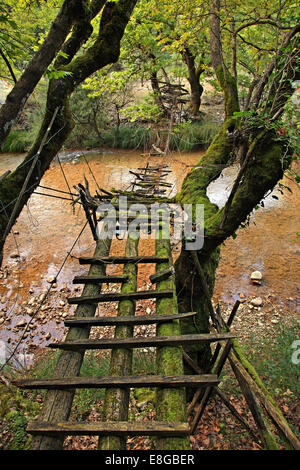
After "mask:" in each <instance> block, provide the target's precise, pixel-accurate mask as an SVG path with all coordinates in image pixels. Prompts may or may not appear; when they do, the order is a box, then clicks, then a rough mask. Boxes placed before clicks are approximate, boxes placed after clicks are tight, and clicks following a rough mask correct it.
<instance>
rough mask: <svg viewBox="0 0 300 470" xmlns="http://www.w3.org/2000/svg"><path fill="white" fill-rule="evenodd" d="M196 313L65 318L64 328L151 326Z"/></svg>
mask: <svg viewBox="0 0 300 470" xmlns="http://www.w3.org/2000/svg"><path fill="white" fill-rule="evenodd" d="M196 313H197V312H189V313H179V314H177V315H137V316H135V317H121V316H118V317H91V318H78V317H69V318H66V319H65V321H64V323H65V326H67V327H70V326H77V327H78V326H114V325H151V324H153V323H164V322H168V321H173V320H181V319H183V318H189V317H193V316H195V315H196Z"/></svg>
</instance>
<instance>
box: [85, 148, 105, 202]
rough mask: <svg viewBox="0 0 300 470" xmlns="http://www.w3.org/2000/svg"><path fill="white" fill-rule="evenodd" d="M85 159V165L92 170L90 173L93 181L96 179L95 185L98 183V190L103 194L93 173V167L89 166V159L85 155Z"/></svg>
mask: <svg viewBox="0 0 300 470" xmlns="http://www.w3.org/2000/svg"><path fill="white" fill-rule="evenodd" d="M83 158H84V160H85V163H86V164H87V166H88V169H89V170H90V173H91V175H92V177H93V179H94V181H95V183H96V185H97V188H98V189H99V191H100V193H102V191H101V188H100V186H99V184H98V182H97V180H96V178H95V175H94V173H93V171H92V169H91V167H90V165H89V162H88V160H87V158H86V156H85V155H84V154H83Z"/></svg>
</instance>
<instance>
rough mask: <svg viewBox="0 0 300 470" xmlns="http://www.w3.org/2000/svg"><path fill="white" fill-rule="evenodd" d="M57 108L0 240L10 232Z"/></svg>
mask: <svg viewBox="0 0 300 470" xmlns="http://www.w3.org/2000/svg"><path fill="white" fill-rule="evenodd" d="M58 110H59V107H57V108H56V109H55V111H54V113H53V116H52V118H51V121H50V124H49V126H48V128H47V131H46V133H45V135H44V137H43V138H42V141H41V143H40V146H39V149H38V151H37V153H36V154H35V156H34V159H33V161H32V164H31V167H30V169H29V171H28V173H27V175H26V178H25V181H24V183H23V186H22V189H21V191H20V193H19V196H18V198H17V200H16V203H15V206H14V208H13V210H12V213H11V215H10V218H9V221H8V224H7V226H6V229H5V231H4V234H3V236H2V240H5V238H6V237H7V235H8V233H9V232H10V229H11V228H12V226H13V224H14V219H15V217H16V214H17V211H18V209H19V205H20V202H21V200H22V197H23V196H24V194H25V191H26V189H27V184H28V182H29V180H30V177H31V175H32V173H33V170H34V168H35V166H36V164H37V162H38V159H39V156H40V153H41V151H42V149H43V147H44V145H45V143H46V140H47V137H48V134H49V132H50V130H51V128H52V125H53V122H54V120H55V118H56V115H57V113H58Z"/></svg>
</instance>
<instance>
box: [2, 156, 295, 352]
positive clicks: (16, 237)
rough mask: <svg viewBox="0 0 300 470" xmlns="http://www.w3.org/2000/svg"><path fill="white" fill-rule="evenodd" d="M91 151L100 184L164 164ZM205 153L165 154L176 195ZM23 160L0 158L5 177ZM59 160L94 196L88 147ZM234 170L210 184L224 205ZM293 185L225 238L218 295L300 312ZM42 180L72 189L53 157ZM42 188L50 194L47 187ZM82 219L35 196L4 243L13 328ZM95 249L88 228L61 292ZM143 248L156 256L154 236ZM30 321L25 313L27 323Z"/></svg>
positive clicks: (61, 204) (117, 183) (122, 184)
mask: <svg viewBox="0 0 300 470" xmlns="http://www.w3.org/2000/svg"><path fill="white" fill-rule="evenodd" d="M85 155H86V158H87V159H88V162H89V165H90V168H91V169H92V171H93V174H94V175H95V177H96V179H97V181H98V183H99V185H100V186H101V187H103V188H106V189H110V188H112V187H115V188H122V189H126V188H127V187H128V186H129V184H130V182H131V180H132V176H131V175H130V173H129V170H130V169H135V168H137V167H141V166H144V165H145V163H146V162H147V161H150V162H151V164H152V163H154V162H155V163H160V162H161V161H162V160H161V158H158V157H151V158H148V159H147V158H145V157H143V156H141V155H140V153H138V152H135V151H103V152H100V151H91V152H87V153H85ZM199 156H200V154H199V153H191V154H179V153H172V154H171V155H169V156H168V157H167V159H166V163H167V164H168V165H169V167H170V169H171V170H172V173H171V174H170V176H169V177H168V181H169V182H171V183H172V184H173V188H172V192H171V194H175V193H176V192H177V191H178V190H179V189H180V186H181V184H182V180H183V178H184V176H185V175H186V174H187V172H188V171H190V169H191V166H193V165H195V164H196V163H197V161H198V159H199ZM22 159H23V155H15V154H10V155H3V154H2V155H0V174H2V173H4V171H6V170H8V169H10V170H13V169H14V168H15V167H16V166H17V165H18V164H19V163H20V162H21V161H22ZM60 159H61V162H62V166H63V169H64V172H65V175H66V177H67V180H68V182H69V185H70V187H71V188H72V187H73V185H74V184H78V183H79V182H83V179H84V175H85V176H86V177H87V178H88V180H89V183H90V190H91V193H93V192H94V190H95V189H96V184H95V181H94V179H93V177H92V175H91V173H90V170H89V167H88V166H87V164H86V162H85V160H84V158H83V152H82V151H78V152H77V151H75V152H69V153H62V154H60ZM236 172H237V168H234V167H233V168H229V169H227V170H225V171H224V174H223V175H222V177H221V178H219V180H217V181H216V182H214V183H212V184H211V185H210V187H209V189H208V195H209V197H210V199H211V200H212V201H213V202H215V203H216V204H218V205H219V206H220V207H221V206H222V205H224V202H225V200H226V197H227V195H228V192H229V191H230V187H231V184H232V181H233V179H234V176H235V175H236ZM287 184H288V185H289V186H290V187H291V189H292V190H293V192H292V193H290V192H288V191H286V192H285V193H284V195H281V194H280V193H275V194H277V196H278V198H279V199H278V200H277V199H274V198H272V196H269V197H268V198H267V200H266V201H265V208H261V209H259V210H258V211H256V213H255V214H254V215H253V216H252V217H251V224H250V226H249V227H247V228H246V229H240V230H239V231H238V237H237V238H236V239H235V240H233V239H229V240H227V241H226V244H225V245H224V246H223V247H222V258H221V263H220V266H219V269H218V273H217V281H216V287H215V299H221V300H223V301H224V302H227V303H228V304H232V303H233V302H234V300H235V299H237V298H240V295H241V294H242V297H244V296H245V297H247V296H251V295H255V296H266V295H268V294H270V295H273V298H274V299H275V300H276V302H277V303H278V305H279V306H281V307H282V309H283V310H284V309H285V311H286V312H289V311H291V310H292V311H296V310H297V309H298V310H300V268H299V266H300V263H299V258H300V256H299V255H300V239H299V238H297V232H300V218H299V209H300V190H299V188H297V187H296V185H295V184H294V183H292V182H288V183H287ZM41 185H43V186H47V187H50V188H56V189H60V190H63V191H68V188H67V185H66V181H65V179H64V176H63V174H62V171H61V168H60V166H59V164H58V162H57V161H54V162H53V164H52V165H51V167H50V169H49V170H48V172H47V173H46V174H45V176H44V177H43V179H42V181H41ZM39 191H40V192H47V193H51V191H49V190H44V189H39ZM51 194H55V193H53V192H52V193H51ZM84 222H85V217H84V214H83V211H82V209H81V208H79V207H78V206H77V207H76V208H75V210H74V209H73V207H72V206H71V204H70V201H66V200H61V199H54V198H51V197H45V196H41V195H37V194H34V195H33V196H32V197H31V198H30V201H29V203H28V206H27V207H25V208H24V210H23V212H22V214H21V215H20V217H19V219H18V221H17V223H16V224H15V226H14V228H13V233H12V234H10V235H9V237H8V239H7V242H6V245H5V255H4V262H3V267H4V268H5V269H4V272H6V273H7V275H5V276H4V277H3V278H2V279H1V282H2V285H1V287H0V300H1V303H0V308H2V309H6V315H8V313H7V306H8V305H9V309H10V310H9V314H10V315H11V317H12V321H11V324H10V330H12V329H13V327H14V325H15V324H16V322H17V321H20V316H18V317H17V318H14V311H17V309H18V308H19V307H20V306H21V305H22V304H23V305H24V303H26V302H28V300H29V298H30V296H32V295H35V294H39V293H40V292H41V291H42V290H43V289H45V288H47V287H48V286H49V284H48V282H47V278H48V277H49V276H50V275H55V274H56V273H57V271H58V269H59V268H60V266H61V264H62V262H63V260H64V258H65V256H66V254H67V252H68V251H69V250H70V248H71V246H72V244H73V242H74V240H75V239H76V237H77V235H78V234H79V233H80V231H81V228H82V226H83V224H84ZM93 248H94V242H93V239H92V236H91V233H90V231H89V228H88V227H87V228H86V230H85V232H84V233H83V235H82V236H81V238H80V240H79V242H78V244H77V245H76V246H75V248H74V250H73V251H72V255H73V256H74V258H72V257H69V258H68V260H67V262H66V263H65V265H64V267H63V269H62V271H61V274H60V276H59V278H58V282H57V284H58V286H57V289H58V291H59V289H60V288H62V286H64V285H67V286H69V287H71V286H72V279H73V277H74V276H75V275H77V274H82V273H85V272H86V270H87V269H86V267H84V266H79V264H78V260H77V259H76V257H78V256H82V255H85V256H87V255H92V253H93ZM113 250H114V253H115V254H118V253H120V254H123V250H124V243H123V242H122V243H120V242H117V243H116V242H113ZM141 251H142V253H147V254H151V253H152V254H153V253H154V245H153V241H149V242H147V241H143V242H142V244H141ZM16 253H19V254H20V258H14V257H12V256H14V254H16ZM139 269H140V270H141V271H140V272H141V278H142V279H143V280H144V281H145V282H144V284H145V283H146V280H147V278H148V276H149V274H151V273H149V267H147V265H142V266H141V268H139ZM150 269H151V268H150ZM254 270H259V271H261V272H262V273H263V283H262V285H261V286H259V287H258V286H253V285H251V284H250V282H249V276H250V274H251V272H252V271H254ZM140 287H145V285H144V286H140ZM22 318H23V317H22ZM28 318H29V317H27V316H25V320H28ZM0 328H1V330H0V340H1V339H4V340H5V339H6V338H7V334H8V333H7V330H6V328H5V325H1V326H0ZM48 328H49V329H50V331H51V333H52V338H53V337H60V336H61V334H58V333H57V334H56V333H55V329H56V324H55V322H53V324H51V325H48ZM42 344H43V343H42Z"/></svg>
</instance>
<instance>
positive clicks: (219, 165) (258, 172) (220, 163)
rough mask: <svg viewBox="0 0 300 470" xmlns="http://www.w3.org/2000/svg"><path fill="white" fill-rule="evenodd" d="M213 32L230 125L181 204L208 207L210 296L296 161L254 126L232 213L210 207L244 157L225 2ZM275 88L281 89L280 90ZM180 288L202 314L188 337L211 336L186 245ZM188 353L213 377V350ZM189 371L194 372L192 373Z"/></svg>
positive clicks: (186, 306)
mask: <svg viewBox="0 0 300 470" xmlns="http://www.w3.org/2000/svg"><path fill="white" fill-rule="evenodd" d="M210 26H211V27H210V44H211V60H212V64H213V67H214V70H215V74H216V76H217V79H218V81H219V83H220V86H221V88H222V90H223V94H224V101H225V121H224V124H223V126H222V128H221V130H220V132H219V133H218V134H217V136H216V137H215V138H214V140H213V142H212V144H211V145H210V146H209V148H208V150H207V151H206V153H205V155H204V156H203V157H202V158H201V159H200V161H199V162H198V164H197V165H196V167H195V168H193V169H192V171H191V172H190V173H189V174H188V175H187V176H186V178H185V180H184V181H183V184H182V189H181V192H180V193H179V194H178V195H177V198H176V199H177V202H179V203H180V204H181V205H182V206H183V205H184V204H186V203H192V204H203V206H204V218H205V220H204V224H205V231H204V245H203V248H202V249H201V250H200V251H199V252H198V253H197V255H198V260H199V263H200V265H201V267H202V270H203V272H204V275H205V278H206V283H207V285H208V288H209V291H210V295H212V293H213V289H214V282H215V271H216V268H217V266H218V262H219V253H220V245H221V244H222V243H223V242H224V241H225V240H226V238H228V237H230V236H232V235H233V234H234V233H235V232H236V230H237V229H238V228H239V226H240V224H241V223H242V222H244V221H245V220H247V217H248V216H249V214H250V213H251V212H252V210H253V209H254V208H255V207H256V205H257V204H259V202H260V201H261V200H262V199H263V197H264V196H265V194H266V193H267V192H268V191H269V190H272V189H273V188H274V186H275V185H276V184H277V183H278V181H280V179H281V178H282V177H283V173H284V170H285V169H286V168H287V167H288V165H289V164H290V161H291V155H290V153H291V149H290V150H289V149H288V147H287V145H286V142H285V141H284V140H280V141H279V140H278V136H277V134H276V132H275V131H274V129H272V126H270V128H269V129H268V128H265V130H264V132H261V129H260V128H259V127H257V128H255V126H254V128H253V129H252V131H251V136H249V139H248V140H247V141H246V143H245V142H243V143H242V145H243V146H245V149H244V150H245V151H246V154H247V155H248V157H249V158H248V161H247V164H246V165H245V166H244V168H243V172H242V177H241V179H240V180H239V181H238V182H237V184H236V188H235V191H234V193H233V194H232V195H231V200H230V201H229V204H228V205H227V206H226V208H222V209H218V207H217V206H215V205H214V204H212V203H211V202H210V201H209V199H208V197H207V194H206V190H207V187H208V185H209V184H210V183H211V182H212V181H214V180H216V179H217V178H218V177H219V176H220V174H221V172H222V170H223V168H224V167H225V166H227V165H230V163H231V162H232V161H233V158H234V154H235V152H234V151H236V153H238V151H239V148H236V147H235V146H234V139H233V138H232V135H233V132H234V131H235V130H236V131H237V132H238V131H239V121H238V119H237V118H236V117H234V116H233V114H234V113H235V112H236V111H239V101H238V94H237V87H236V80H235V79H234V78H233V77H232V75H231V74H230V72H229V71H228V69H227V67H226V65H225V63H224V59H223V54H222V43H221V32H220V20H219V0H213V2H212V8H211V18H210ZM288 34H289V38H290V39H291V38H292V37H293V35H292V34H291V33H290V32H289V33H288ZM285 43H286V42H285ZM291 57H292V56H291ZM289 67H290V69H291V70H296V69H297V67H299V64H298V65H297V57H296V55H294V56H293V59H292V58H291V61H290V63H289ZM280 79H281V77H280ZM285 80H286V84H285V85H286V86H285V87H284V90H285V94H282V95H280V96H281V106H283V105H284V103H285V102H286V101H287V100H288V97H289V96H290V95H291V92H292V89H291V88H290V87H289V86H288V85H289V84H290V76H289V74H285ZM274 86H275V89H276V84H275V85H274ZM281 86H282V88H283V86H284V83H281ZM260 87H261V84H260ZM260 89H261V88H260ZM249 142H251V144H250V143H249ZM176 282H177V297H178V303H179V311H180V312H186V311H197V312H198V313H197V316H196V318H195V321H194V323H191V322H190V321H189V320H182V322H181V328H182V332H183V334H192V333H196V332H197V333H199V332H201V333H205V332H208V331H209V315H210V312H209V305H208V303H207V298H206V295H205V293H204V292H203V289H202V287H201V283H200V282H199V279H198V277H197V273H196V269H195V266H194V263H193V260H192V256H191V254H190V253H189V252H188V251H186V250H185V249H184V244H183V248H182V251H181V254H180V256H179V258H178V260H177V262H176ZM187 352H188V354H189V355H190V356H191V357H192V358H193V359H194V361H195V362H197V364H198V365H199V367H200V368H201V369H202V370H203V371H204V372H205V371H207V367H208V358H209V357H210V351H209V350H208V349H207V348H203V347H202V348H201V349H199V348H195V347H194V348H189V350H187ZM187 370H189V369H188V368H187Z"/></svg>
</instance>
